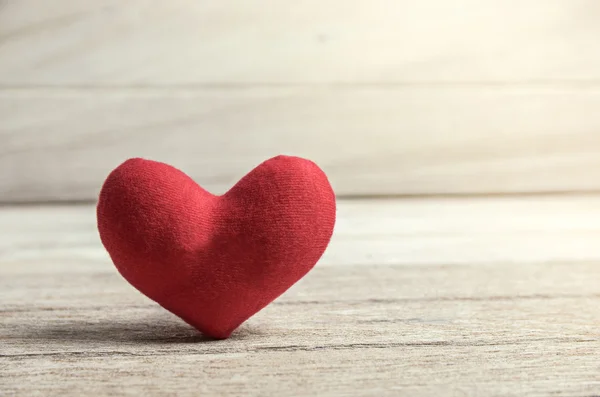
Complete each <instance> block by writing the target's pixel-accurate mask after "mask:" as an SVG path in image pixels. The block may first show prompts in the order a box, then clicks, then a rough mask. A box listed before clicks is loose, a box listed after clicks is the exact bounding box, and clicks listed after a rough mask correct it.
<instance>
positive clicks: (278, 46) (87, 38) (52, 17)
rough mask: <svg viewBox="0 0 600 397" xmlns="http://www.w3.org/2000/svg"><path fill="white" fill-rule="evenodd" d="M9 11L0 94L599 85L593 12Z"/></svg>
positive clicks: (314, 3) (389, 1)
mask: <svg viewBox="0 0 600 397" xmlns="http://www.w3.org/2000/svg"><path fill="white" fill-rule="evenodd" d="M42 3H43V4H40V2H39V1H37V0H4V1H3V2H2V6H1V7H0V60H1V62H0V84H3V85H10V86H14V85H18V86H23V85H25V86H32V85H59V86H62V85H180V84H186V85H187V84H214V83H224V84H254V83H269V84H273V83H275V84H282V83H284V84H286V83H332V82H338V83H350V84H355V83H357V82H370V83H373V82H380V83H386V84H388V83H390V82H441V83H447V82H504V83H506V82H520V83H525V84H528V83H531V82H534V83H535V82H537V83H544V82H548V81H556V80H560V81H564V80H568V81H576V82H577V81H579V82H581V81H584V82H586V81H595V82H598V81H599V79H600V54H599V53H598V51H594V50H593V49H594V48H596V46H597V43H598V41H600V25H599V24H598V23H597V21H598V18H600V3H598V2H597V1H594V0H525V1H523V0H510V1H507V0H485V1H481V0H455V1H452V2H448V1H444V0H420V1H415V0H360V1H352V2H347V1H343V0H328V1H319V0H302V1H295V2H294V5H293V6H290V5H289V4H287V3H284V2H273V1H269V0H251V1H244V2H243V3H240V2H239V1H235V0H225V1H219V2H207V1H192V0H175V1H169V2H165V1H160V0H130V1H127V2H123V1H119V0H100V1H99V0H84V1H71V0H54V1H52V2H42Z"/></svg>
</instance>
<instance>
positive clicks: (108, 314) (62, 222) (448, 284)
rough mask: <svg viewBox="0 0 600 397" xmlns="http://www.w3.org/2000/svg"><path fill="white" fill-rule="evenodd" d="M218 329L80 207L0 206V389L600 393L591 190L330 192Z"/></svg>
mask: <svg viewBox="0 0 600 397" xmlns="http://www.w3.org/2000/svg"><path fill="white" fill-rule="evenodd" d="M338 217H339V221H338V223H337V225H336V231H335V234H334V238H333V240H332V243H331V246H330V248H329V249H328V251H327V254H326V255H325V256H324V257H323V259H322V260H321V262H320V263H319V264H318V265H317V267H316V268H315V269H314V270H313V271H312V272H311V273H310V274H309V275H308V276H307V277H306V278H305V279H304V280H302V281H301V282H300V283H299V284H297V285H296V286H294V287H293V288H292V289H291V290H290V291H288V292H287V293H286V294H284V296H282V297H281V298H280V299H278V300H277V301H275V302H274V303H273V304H272V305H270V306H269V307H268V308H266V309H265V310H264V311H262V312H260V313H259V314H257V315H256V316H255V317H253V318H252V319H250V320H249V321H248V322H247V323H246V324H245V325H243V326H242V327H241V329H240V330H239V331H238V332H236V333H235V334H234V336H233V337H232V338H231V339H229V340H226V341H218V342H214V341H207V340H205V339H204V338H203V337H202V336H201V335H198V334H197V333H196V332H195V331H194V330H192V329H190V327H189V326H187V325H185V324H184V323H183V322H181V321H180V320H178V319H177V318H175V317H174V316H172V315H171V314H169V313H167V312H165V311H164V310H162V309H161V308H159V307H157V305H156V304H154V303H152V302H150V301H149V300H147V299H146V298H144V297H143V296H141V295H140V294H139V293H137V292H136V291H135V290H134V289H133V288H132V287H130V286H129V285H128V284H127V283H126V282H125V281H124V280H122V279H121V278H120V276H118V274H117V273H116V270H115V269H114V267H113V266H112V264H111V263H110V260H109V259H108V257H107V255H106V253H105V252H104V250H103V249H102V247H101V245H100V243H99V240H98V236H97V232H96V229H95V220H94V208H93V207H92V206H75V207H68V206H47V207H33V206H20V207H4V208H2V209H0V233H1V236H2V238H1V239H0V302H1V306H0V316H1V317H0V318H1V320H2V321H1V322H0V395H2V396H5V395H6V396H13V395H17V396H20V395H23V396H32V395H44V396H52V395H57V396H58V395H60V396H71V395H72V396H78V395H82V394H85V395H98V396H101V395H109V394H110V395H132V396H133V395H135V396H138V395H149V396H151V395H178V396H179V395H232V396H233V395H239V396H242V395H243V396H249V395H254V396H270V395H273V396H315V395H322V396H345V395H360V396H374V395H377V396H399V395H400V396H404V395H406V396H430V395H436V396H574V397H575V396H576V397H591V396H597V395H600V331H599V329H600V305H599V303H600V288H599V285H600V284H599V281H600V250H598V248H597V247H598V240H599V239H600V196H580V197H570V196H564V197H560V196H556V197H528V198H525V197H522V198H480V199H430V200H366V201H363V200H350V201H341V202H340V203H339V212H338Z"/></svg>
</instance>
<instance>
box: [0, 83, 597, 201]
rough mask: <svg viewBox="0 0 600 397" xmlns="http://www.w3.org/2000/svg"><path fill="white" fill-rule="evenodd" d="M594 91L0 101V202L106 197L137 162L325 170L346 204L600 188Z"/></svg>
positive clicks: (211, 181) (60, 96) (210, 181)
mask: <svg viewBox="0 0 600 397" xmlns="http://www.w3.org/2000/svg"><path fill="white" fill-rule="evenodd" d="M599 109H600V90H599V89H596V88H594V87H588V88H583V87H558V88H557V87H554V88H543V87H534V88H523V87H521V88H515V87H488V88H482V87H462V88H459V87H447V88H441V87H429V88H424V87H412V88H411V87H361V88H357V87H354V88H341V87H278V88H276V87H270V88H248V89H243V88H214V89H187V88H181V89H167V90H163V89H106V90H105V89H96V90H91V89H52V90H48V89H31V90H29V89H15V90H5V91H0V120H2V122H1V123H0V201H4V202H7V201H8V202H18V201H45V200H59V201H60V200H94V199H95V198H96V197H97V193H98V191H99V189H100V187H101V185H102V182H103V180H104V178H105V177H106V176H107V175H108V173H109V172H110V171H111V170H112V169H113V168H114V167H116V166H117V165H118V164H120V163H121V162H122V161H124V160H125V159H126V158H129V157H136V156H137V157H146V158H151V159H155V160H160V161H164V162H167V163H170V164H172V165H174V166H176V167H178V168H180V169H182V170H184V171H185V172H187V173H188V174H190V175H191V176H192V177H193V178H194V179H195V180H196V181H197V182H198V183H200V184H201V185H202V186H203V187H205V188H207V189H208V190H210V191H212V192H214V193H222V192H224V191H226V190H227V189H229V188H230V187H231V186H232V185H233V184H234V183H235V182H236V181H237V180H238V179H239V178H240V177H242V176H243V175H244V174H246V173H247V172H248V171H249V170H250V169H252V168H253V167H254V166H256V165H258V164H259V163H260V162H261V161H263V160H265V159H267V158H269V157H272V156H275V155H278V154H282V153H283V154H291V155H299V156H302V157H307V158H310V159H312V160H314V161H316V162H317V163H318V164H319V165H320V166H321V167H322V168H323V169H324V170H325V172H326V173H327V174H328V176H329V178H330V180H331V182H332V184H333V186H334V189H335V191H336V192H337V194H338V195H339V196H346V195H390V194H391V195H417V194H472V193H476V194H482V193H522V192H548V191H596V190H600V175H599V174H598V172H597V171H595V170H599V169H600V157H598V156H597V153H598V151H599V150H600V134H599V133H598V131H600V112H599V111H598V110H599Z"/></svg>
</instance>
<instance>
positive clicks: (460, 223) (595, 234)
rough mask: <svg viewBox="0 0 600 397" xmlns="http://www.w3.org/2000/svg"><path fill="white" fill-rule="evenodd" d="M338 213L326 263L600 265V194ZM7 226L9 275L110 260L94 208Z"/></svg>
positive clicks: (24, 209)
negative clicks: (97, 225) (103, 244)
mask: <svg viewBox="0 0 600 397" xmlns="http://www.w3.org/2000/svg"><path fill="white" fill-rule="evenodd" d="M337 218H338V219H337V223H336V226H335V232H334V235H333V238H332V241H331V244H330V246H329V248H328V249H327V251H326V253H325V255H324V256H323V258H322V260H321V264H323V265H326V266H346V265H357V266H367V267H369V266H373V265H398V264H401V265H458V264H464V263H476V264H495V263H507V262H509V263H520V264H527V263H548V262H565V261H566V262H570V261H578V262H585V263H595V262H597V261H600V250H598V249H597V247H598V240H599V239H600V196H596V195H590V196H564V197H529V198H525V197H520V198H509V197H505V198H479V199H475V198H470V199H463V198H445V199H439V198H438V199H402V200H395V199H373V200H338V215H337ZM0 225H7V226H6V227H9V226H8V225H10V232H9V231H8V230H6V229H5V230H3V231H2V232H3V236H2V238H1V239H0V262H2V263H5V264H6V268H5V269H4V270H3V271H4V272H10V271H13V270H14V271H15V272H26V271H31V272H34V273H35V272H37V271H39V270H41V269H39V268H38V267H39V266H42V265H41V263H46V264H47V268H44V269H45V271H56V272H59V273H63V272H66V271H68V272H70V273H77V272H80V271H81V272H84V273H85V272H88V271H89V268H88V267H87V264H88V263H90V264H97V263H105V262H106V261H108V260H109V259H108V256H107V254H106V252H105V251H104V249H103V247H102V246H101V244H100V240H99V237H98V232H97V229H96V213H95V207H94V206H90V205H80V206H49V207H46V206H42V207H38V206H20V207H0ZM40 261H41V262H40ZM8 264H10V266H9V265H8ZM105 270H106V271H107V272H112V271H113V269H112V267H110V266H109V267H107V268H105ZM579 281H581V283H584V282H585V280H579ZM461 288H462V287H461ZM502 288H510V286H508V285H506V286H503V287H502Z"/></svg>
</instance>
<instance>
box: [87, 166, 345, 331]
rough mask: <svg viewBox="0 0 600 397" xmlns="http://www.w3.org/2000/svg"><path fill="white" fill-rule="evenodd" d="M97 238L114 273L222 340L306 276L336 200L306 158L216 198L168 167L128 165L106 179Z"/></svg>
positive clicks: (327, 234)
mask: <svg viewBox="0 0 600 397" xmlns="http://www.w3.org/2000/svg"><path fill="white" fill-rule="evenodd" d="M97 216H98V230H99V231H100V238H101V240H102V243H103V244H104V246H105V247H106V249H107V251H108V253H109V254H110V256H111V258H112V260H113V262H114V264H115V266H116V267H117V269H118V270H119V272H120V273H121V275H122V276H123V277H124V278H125V279H126V280H127V281H129V282H130V283H131V284H132V285H133V286H134V287H135V288H137V289H138V290H139V291H140V292H142V293H143V294H144V295H146V296H147V297H149V298H150V299H152V300H154V301H156V302H158V303H159V304H160V305H161V306H163V307H164V308H165V309H167V310H169V311H171V312H173V313H174V314H176V315H177V316H179V317H181V318H182V319H183V320H184V321H186V322H187V323H189V324H190V325H192V326H194V327H196V328H197V329H198V330H200V331H201V332H202V333H204V334H206V335H208V336H211V337H214V338H227V337H229V335H231V333H232V332H233V331H234V330H235V329H236V328H237V327H238V326H239V325H240V324H242V323H243V322H244V321H246V320H247V319H248V318H250V317H251V316H252V315H254V314H255V313H256V312H258V311H259V310H261V309H263V308H264V307H265V306H267V305H268V304H269V303H270V302H272V301H273V300H274V299H275V298H277V297H278V296H279V295H281V294H282V293H284V292H285V291H286V290H287V289H288V288H290V287H291V286H292V285H293V284H294V283H296V282H297V281H298V280H300V279H301V278H302V277H303V276H304V275H306V273H308V272H309V271H310V270H311V269H312V268H313V266H314V265H315V263H316V262H317V261H318V260H319V258H320V257H321V255H323V252H324V251H325V248H326V247H327V245H328V244H329V240H330V238H331V234H332V233H333V226H334V223H335V196H334V193H333V190H332V189H331V186H330V185H329V182H328V180H327V177H326V176H325V174H324V173H323V171H321V169H319V167H318V166H317V165H316V164H314V163H313V162H311V161H308V160H304V159H301V158H298V157H289V156H278V157H275V158H272V159H270V160H267V161H265V162H264V163H262V164H260V165H259V166H258V167H256V168H255V169H254V170H252V171H251V172H250V173H249V174H248V175H246V176H245V177H243V178H242V179H241V180H240V181H239V182H238V183H237V184H236V185H235V186H234V187H233V188H231V190H229V191H228V192H227V193H225V194H224V195H222V196H215V195H213V194H211V193H209V192H207V191H206V190H204V189H202V188H201V187H200V186H198V185H197V184H196V183H195V182H194V181H193V180H192V179H191V178H190V177H188V176H187V175H186V174H184V173H183V172H181V171H179V170H177V169H176V168H173V167H171V166H169V165H167V164H163V163H159V162H155V161H149V160H144V159H130V160H127V161H126V162H124V163H123V164H121V165H120V166H119V167H117V168H116V169H115V170H114V171H113V172H112V173H111V174H110V175H109V176H108V178H107V179H106V182H105V183H104V186H103V187H102V191H101V192H100V198H99V201H98V208H97Z"/></svg>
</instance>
